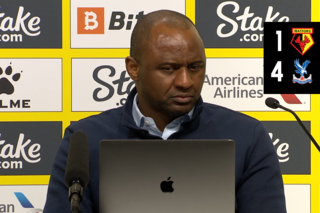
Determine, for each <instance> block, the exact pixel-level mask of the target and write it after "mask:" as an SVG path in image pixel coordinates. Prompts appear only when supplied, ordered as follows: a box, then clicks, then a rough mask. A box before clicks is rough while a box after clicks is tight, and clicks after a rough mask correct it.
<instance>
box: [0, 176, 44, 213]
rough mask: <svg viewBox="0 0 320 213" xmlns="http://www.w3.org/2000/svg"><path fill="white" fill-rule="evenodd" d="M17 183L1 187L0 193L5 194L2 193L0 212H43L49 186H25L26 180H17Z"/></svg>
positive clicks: (0, 196)
mask: <svg viewBox="0 0 320 213" xmlns="http://www.w3.org/2000/svg"><path fill="white" fill-rule="evenodd" d="M17 181H18V182H17ZM16 182H17V183H16V185H2V186H0V191H1V192H3V193H0V212H5V213H12V212H16V213H40V212H43V207H44V205H45V201H46V194H47V191H48V186H47V185H29V184H28V185H24V184H25V182H26V178H19V179H16Z"/></svg>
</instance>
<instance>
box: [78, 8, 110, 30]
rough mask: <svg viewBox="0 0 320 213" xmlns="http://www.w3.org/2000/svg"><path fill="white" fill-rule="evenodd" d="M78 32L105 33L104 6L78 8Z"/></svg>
mask: <svg viewBox="0 0 320 213" xmlns="http://www.w3.org/2000/svg"><path fill="white" fill-rule="evenodd" d="M78 34H104V8H103V7H97V8H87V7H86V8H83V7H82V8H78Z"/></svg>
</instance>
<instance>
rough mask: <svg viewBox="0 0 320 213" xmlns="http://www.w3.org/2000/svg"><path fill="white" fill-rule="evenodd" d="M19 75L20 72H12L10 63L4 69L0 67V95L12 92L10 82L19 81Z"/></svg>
mask: <svg viewBox="0 0 320 213" xmlns="http://www.w3.org/2000/svg"><path fill="white" fill-rule="evenodd" d="M21 72H22V71H21ZM20 77H21V74H20V73H15V74H13V72H12V67H11V65H9V66H8V67H7V68H6V69H5V71H3V70H2V68H1V67H0V95H1V94H2V93H4V94H8V95H11V94H12V93H13V92H14V87H13V84H12V83H13V82H17V81H19V79H20Z"/></svg>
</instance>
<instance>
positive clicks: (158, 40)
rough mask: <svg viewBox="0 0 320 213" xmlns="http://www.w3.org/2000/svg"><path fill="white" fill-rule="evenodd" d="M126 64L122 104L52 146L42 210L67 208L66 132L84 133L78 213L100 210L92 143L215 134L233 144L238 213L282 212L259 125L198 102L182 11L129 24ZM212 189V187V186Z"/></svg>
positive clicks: (200, 62) (198, 77)
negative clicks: (84, 173) (86, 171)
mask: <svg viewBox="0 0 320 213" xmlns="http://www.w3.org/2000/svg"><path fill="white" fill-rule="evenodd" d="M125 62H126V69H127V72H128V74H129V75H130V77H131V79H132V80H134V82H135V86H136V87H135V88H134V89H133V90H132V91H131V93H130V94H129V96H128V98H127V101H126V104H125V105H124V106H123V107H119V108H117V109H111V110H108V111H105V112H102V113H101V114H99V115H94V116H91V117H88V118H85V119H83V120H80V121H78V122H76V123H74V124H72V125H70V126H69V127H68V128H67V129H66V131H65V136H64V138H63V140H62V142H61V145H60V147H59V150H58V152H57V155H56V158H55V161H54V165H53V168H52V174H51V178H50V183H49V188H48V196H47V202H46V206H45V210H44V212H46V213H50V212H54V213H56V212H61V211H62V212H68V211H69V208H70V203H69V201H68V187H67V186H66V184H65V182H64V173H65V167H66V162H67V156H68V148H69V139H70V135H71V134H72V133H73V132H75V131H78V130H81V131H84V132H85V133H86V134H87V136H88V139H89V149H90V165H89V167H90V183H89V185H88V186H87V187H86V188H85V189H84V192H83V193H84V194H83V201H82V203H81V208H82V211H83V212H99V142H100V141H101V140H103V139H164V140H170V139H219V138H220V139H221V138H230V139H233V140H234V141H235V142H236V180H235V181H236V194H235V198H236V209H235V212H237V213H257V212H259V213H264V212H268V213H269V212H272V213H285V212H286V207H285V200H284V192H283V182H282V176H281V172H280V168H279V163H278V159H277V156H276V153H275V150H274V148H273V145H272V142H271V140H270V137H269V136H268V134H267V132H266V130H265V128H264V127H263V125H262V124H261V123H260V122H259V121H257V120H255V119H253V118H251V117H249V116H246V115H244V114H241V113H239V112H235V111H232V110H229V109H226V108H223V107H221V106H217V105H213V104H208V103H204V102H203V101H202V99H201V96H200V93H201V89H202V85H203V81H204V76H205V70H206V56H205V52H204V45H203V41H202V38H201V36H200V34H199V32H198V31H197V29H196V28H195V26H194V24H193V23H192V22H191V21H190V20H189V19H188V18H187V17H186V16H184V15H182V14H179V13H176V12H173V11H167V10H161V11H156V12H152V13H149V14H148V15H146V16H144V17H143V18H141V19H140V20H139V21H138V23H137V24H136V26H135V28H134V30H133V33H132V37H131V49H130V56H129V57H127V58H126V59H125ZM218 193H219V192H218Z"/></svg>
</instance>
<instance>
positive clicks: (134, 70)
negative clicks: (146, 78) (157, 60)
mask: <svg viewBox="0 0 320 213" xmlns="http://www.w3.org/2000/svg"><path fill="white" fill-rule="evenodd" d="M126 68H127V72H128V74H129V76H130V78H131V79H132V80H134V81H137V80H138V79H139V63H138V62H137V61H136V60H135V59H134V58H133V57H131V56H128V57H126Z"/></svg>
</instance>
